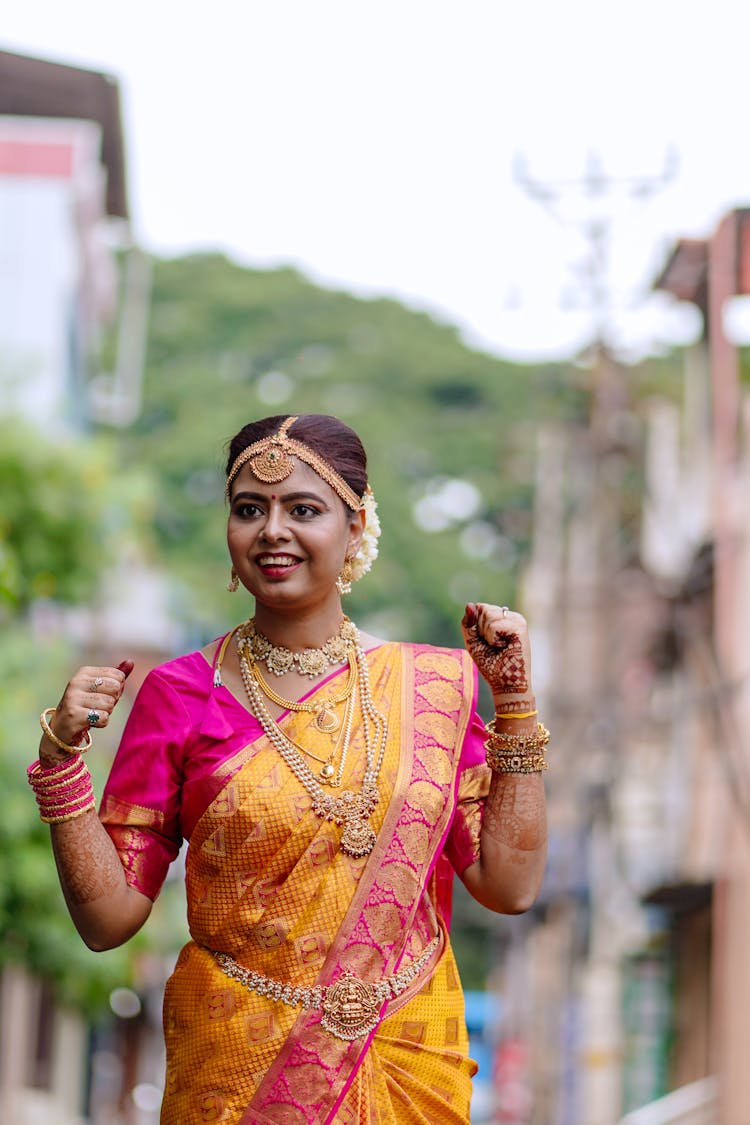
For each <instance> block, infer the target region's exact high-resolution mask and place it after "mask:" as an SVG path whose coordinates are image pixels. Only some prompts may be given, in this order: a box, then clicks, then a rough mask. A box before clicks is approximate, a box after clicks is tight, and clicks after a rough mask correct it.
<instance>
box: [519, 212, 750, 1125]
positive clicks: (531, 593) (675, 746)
mask: <svg viewBox="0 0 750 1125" xmlns="http://www.w3.org/2000/svg"><path fill="white" fill-rule="evenodd" d="M656 285H657V286H658V287H659V288H660V289H664V290H666V291H667V292H669V293H671V294H672V295H673V296H674V297H675V298H676V299H678V300H682V301H690V302H692V303H694V304H695V305H697V307H698V308H699V309H700V311H701V312H702V314H703V318H704V325H705V331H704V333H703V336H702V338H701V339H700V340H699V341H698V342H697V343H696V344H695V345H694V346H693V347H692V348H689V349H687V350H686V351H685V353H684V369H683V375H682V394H681V397H680V400H679V401H675V400H670V401H666V400H663V399H653V400H652V401H650V402H649V403H647V404H645V407H644V404H643V403H641V404H640V405H639V408H638V410H636V409H635V408H634V406H633V404H632V403H631V401H630V396H629V389H628V383H627V379H628V375H627V372H626V371H625V370H623V369H621V368H620V367H619V366H618V365H617V364H616V363H615V362H614V360H613V359H612V357H611V356H610V355H609V354H608V353H607V351H606V349H601V350H600V352H599V353H598V354H597V355H596V357H595V360H594V364H593V368H592V380H593V383H592V406H591V413H590V416H589V417H588V418H587V419H585V420H582V421H581V423H580V425H578V426H577V427H576V426H574V427H567V428H564V429H562V428H561V429H552V430H550V431H547V432H546V433H543V434H542V435H541V438H540V449H539V459H538V484H537V500H536V529H535V536H534V548H533V554H532V559H531V563H530V567H529V570H528V573H527V576H526V584H525V608H526V611H527V613H528V616H529V618H530V621H531V624H532V628H533V631H534V634H535V635H534V641H535V652H536V670H535V680H538V688H539V690H538V695H539V699H540V710H541V711H542V713H543V714H544V716H545V721H547V718H549V725H550V727H551V729H552V730H553V731H554V741H553V744H552V753H551V755H550V757H551V763H552V768H551V770H550V773H549V775H548V793H549V806H550V830H551V835H550V860H549V866H548V873H547V877H546V880H545V885H544V887H543V890H542V894H541V896H540V900H539V902H538V904H537V906H536V908H535V911H534V915H533V924H532V925H531V926H530V928H529V930H528V932H527V933H526V934H525V937H524V941H523V943H522V948H521V949H519V951H518V954H517V960H518V962H519V963H518V964H517V965H516V966H515V967H514V968H513V969H512V970H511V971H509V973H508V976H509V980H510V983H509V989H510V993H511V995H512V990H513V987H514V983H515V986H516V987H519V986H518V983H517V982H518V981H523V982H524V983H523V988H524V998H525V1001H526V1002H525V1004H519V1005H517V1007H516V1010H517V1011H524V1010H525V1011H526V1012H527V1013H528V1015H527V1017H526V1020H525V1026H523V1034H522V1038H523V1039H524V1041H525V1045H526V1049H527V1057H528V1062H527V1081H528V1084H529V1088H530V1090H531V1095H532V1096H531V1098H530V1103H531V1108H529V1109H528V1111H527V1112H526V1114H525V1115H523V1116H519V1117H511V1116H508V1117H501V1118H500V1120H502V1121H508V1122H510V1121H514V1122H516V1123H518V1122H524V1123H529V1122H533V1125H614V1123H616V1122H618V1121H620V1120H622V1121H623V1122H627V1125H666V1123H668V1122H677V1121H679V1122H682V1123H685V1125H699V1123H705V1125H709V1123H710V1125H746V1123H747V1121H748V1120H750V1109H749V1108H748V1107H750V1072H749V1071H748V1069H747V1067H746V1066H745V1063H744V1044H745V1042H746V1041H747V1038H748V1036H750V965H749V964H748V959H747V956H746V944H747V939H748V936H750V750H749V747H750V683H749V681H748V665H749V664H750V647H749V646H748V641H747V637H748V636H749V635H750V600H749V599H750V583H749V582H748V579H749V578H750V572H749V567H750V554H749V553H748V543H749V542H750V499H749V498H750V488H749V487H748V485H749V484H750V480H749V479H748V476H749V473H750V460H749V459H748V457H749V453H750V450H749V449H748V444H747V423H748V421H750V399H748V397H747V394H746V392H744V391H743V379H742V371H741V354H740V352H738V350H737V347H736V346H735V345H734V344H733V343H732V342H731V341H730V340H729V338H728V336H727V333H726V331H725V329H724V319H725V312H726V307H727V304H728V302H731V300H732V298H733V297H734V296H735V295H736V294H747V293H750V212H749V211H744V210H740V211H735V212H732V213H731V214H730V215H728V216H726V217H725V219H724V220H723V221H722V223H721V224H720V225H719V227H718V229H717V230H716V232H715V233H714V234H713V236H712V237H711V238H709V239H706V240H705V241H696V240H693V241H684V242H680V243H679V244H678V245H677V246H676V247H675V249H674V252H673V254H672V255H671V257H670V259H669V261H668V263H667V265H666V266H665V269H664V271H663V273H662V276H661V277H660V278H659V279H658V280H657V282H656ZM514 1036H515V1038H516V1039H517V1038H518V1027H517V1026H516V1028H514Z"/></svg>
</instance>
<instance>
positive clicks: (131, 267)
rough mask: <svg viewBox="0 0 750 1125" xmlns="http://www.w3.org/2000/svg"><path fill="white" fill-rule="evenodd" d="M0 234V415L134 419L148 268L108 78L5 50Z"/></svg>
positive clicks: (54, 429)
mask: <svg viewBox="0 0 750 1125" xmlns="http://www.w3.org/2000/svg"><path fill="white" fill-rule="evenodd" d="M0 231H1V232H2V236H1V237H0V385H1V386H2V392H3V393H2V400H1V402H0V413H3V414H6V415H8V414H16V415H21V416H25V417H28V418H30V419H32V420H33V421H34V422H35V423H37V424H39V425H40V426H42V427H44V428H45V430H47V431H48V432H50V433H52V434H55V433H57V434H61V433H65V432H66V431H70V430H73V431H75V430H80V429H81V428H86V426H87V425H88V424H89V423H90V422H92V421H94V422H96V421H105V422H109V423H111V424H120V425H123V424H129V423H130V422H132V421H133V419H134V417H135V416H136V413H137V409H138V402H139V396H140V374H141V366H142V362H141V361H142V347H143V342H144V331H145V316H146V307H147V299H148V284H147V283H148V271H147V263H146V261H145V259H144V258H143V256H142V255H141V254H139V253H138V251H137V250H136V249H135V247H134V246H133V244H132V239H131V235H130V228H129V222H128V209H127V199H126V190H125V178H124V156H123V146H122V132H121V125H120V112H119V94H118V89H117V84H116V83H115V81H114V80H113V79H111V78H110V77H109V76H107V75H103V74H97V73H95V72H91V71H85V70H80V69H78V68H76V67H68V66H61V65H59V64H56V63H49V62H45V61H43V60H40V59H30V58H25V57H23V56H18V55H12V54H9V53H8V52H2V51H0ZM116 251H119V252H120V253H122V254H123V255H124V257H125V260H126V262H127V269H126V271H125V284H124V285H123V286H119V285H118V276H117V272H118V265H117V261H116V257H115V252H116ZM118 320H119V321H120V322H121V323H122V325H123V329H125V331H123V333H122V336H121V340H122V347H121V348H120V351H119V355H118V365H117V370H116V371H115V372H112V373H103V372H102V371H101V370H100V367H99V363H100V350H101V343H102V336H103V333H104V332H105V331H107V330H110V331H111V330H113V327H114V326H115V324H116V323H117V322H118Z"/></svg>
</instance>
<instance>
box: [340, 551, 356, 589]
mask: <svg viewBox="0 0 750 1125" xmlns="http://www.w3.org/2000/svg"><path fill="white" fill-rule="evenodd" d="M353 569H354V568H353V567H352V560H351V559H344V565H343V566H342V568H341V573H340V574H339V576H338V578H337V579H336V589H337V590H338V592H339V593H340V594H342V595H343V594H351V592H352V577H353Z"/></svg>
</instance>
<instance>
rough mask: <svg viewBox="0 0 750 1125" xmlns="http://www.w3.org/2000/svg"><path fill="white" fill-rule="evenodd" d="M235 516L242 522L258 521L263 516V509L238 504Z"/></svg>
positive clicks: (251, 505) (252, 505) (253, 505)
mask: <svg viewBox="0 0 750 1125" xmlns="http://www.w3.org/2000/svg"><path fill="white" fill-rule="evenodd" d="M234 514H235V515H236V516H239V517H240V519H242V520H252V519H256V518H257V517H258V516H259V515H260V514H261V509H260V508H259V507H258V505H257V504H247V503H243V504H238V505H237V506H236V508H235V509H234Z"/></svg>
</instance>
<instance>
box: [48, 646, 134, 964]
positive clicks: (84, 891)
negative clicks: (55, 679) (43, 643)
mask: <svg viewBox="0 0 750 1125" xmlns="http://www.w3.org/2000/svg"><path fill="white" fill-rule="evenodd" d="M132 668H133V665H132V662H131V661H123V663H122V664H121V665H120V666H119V668H92V667H86V668H81V669H80V670H79V671H78V672H77V673H76V674H75V676H74V677H73V679H72V680H71V681H70V683H69V684H68V686H67V688H66V689H65V692H64V694H63V697H62V699H61V700H60V703H59V704H58V706H57V708H56V709H55V713H54V715H52V716H51V719H50V723H49V726H50V729H51V731H52V732H53V734H54V735H55V736H56V737H57V738H59V739H60V741H61V742H64V743H67V744H69V745H77V744H78V743H79V742H80V740H81V739H82V737H83V736H84V735H85V733H86V731H87V730H89V728H90V726H96V727H105V726H106V725H107V723H108V722H109V718H110V716H111V714H112V711H113V710H114V708H115V707H116V706H117V703H118V702H119V700H120V697H121V696H122V691H123V687H124V685H125V680H126V679H127V677H128V675H129V674H130V672H131V671H132ZM92 711H95V712H97V713H98V715H99V718H98V719H97V720H96V722H94V723H93V724H90V723H89V714H90V712H92ZM69 758H70V755H66V753H65V752H64V751H62V750H61V749H60V748H59V747H58V746H57V745H56V744H55V743H54V742H53V741H52V740H51V739H49V738H48V737H47V735H46V734H45V735H43V736H42V739H41V742H40V743H39V765H40V767H41V768H42V770H44V769H48V768H49V767H51V766H55V765H57V764H59V763H60V762H64V761H65V760H66V759H69ZM50 830H51V838H52V849H53V851H54V855H55V863H56V864H57V871H58V875H59V878H60V885H61V887H62V891H63V894H64V896H65V902H66V904H67V907H68V910H69V912H70V916H71V918H72V920H73V923H74V925H75V927H76V929H77V930H78V932H79V934H80V935H81V937H82V938H83V940H84V941H85V943H86V945H87V946H88V947H89V948H90V949H93V950H96V951H97V952H100V951H102V950H105V949H113V948H114V947H115V946H118V945H122V944H123V942H126V941H127V940H128V939H129V938H131V937H132V936H133V934H135V933H136V932H137V931H138V930H139V929H140V928H141V926H142V925H143V923H144V922H145V921H146V919H147V918H148V916H149V914H150V913H151V906H152V903H151V899H149V898H148V897H147V896H146V895H144V894H141V893H140V892H139V891H137V890H135V888H133V887H131V886H129V884H128V883H127V881H126V879H125V871H124V869H123V866H122V863H121V862H120V857H119V855H118V853H117V850H116V848H115V845H114V843H113V842H112V840H111V839H110V836H109V833H108V832H107V830H106V829H105V827H104V825H103V824H101V822H100V820H99V818H98V816H97V814H96V812H95V811H94V810H93V809H89V811H87V812H84V813H83V814H82V815H79V816H75V817H74V818H73V819H70V820H63V821H61V822H60V823H53V824H51V825H50Z"/></svg>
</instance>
